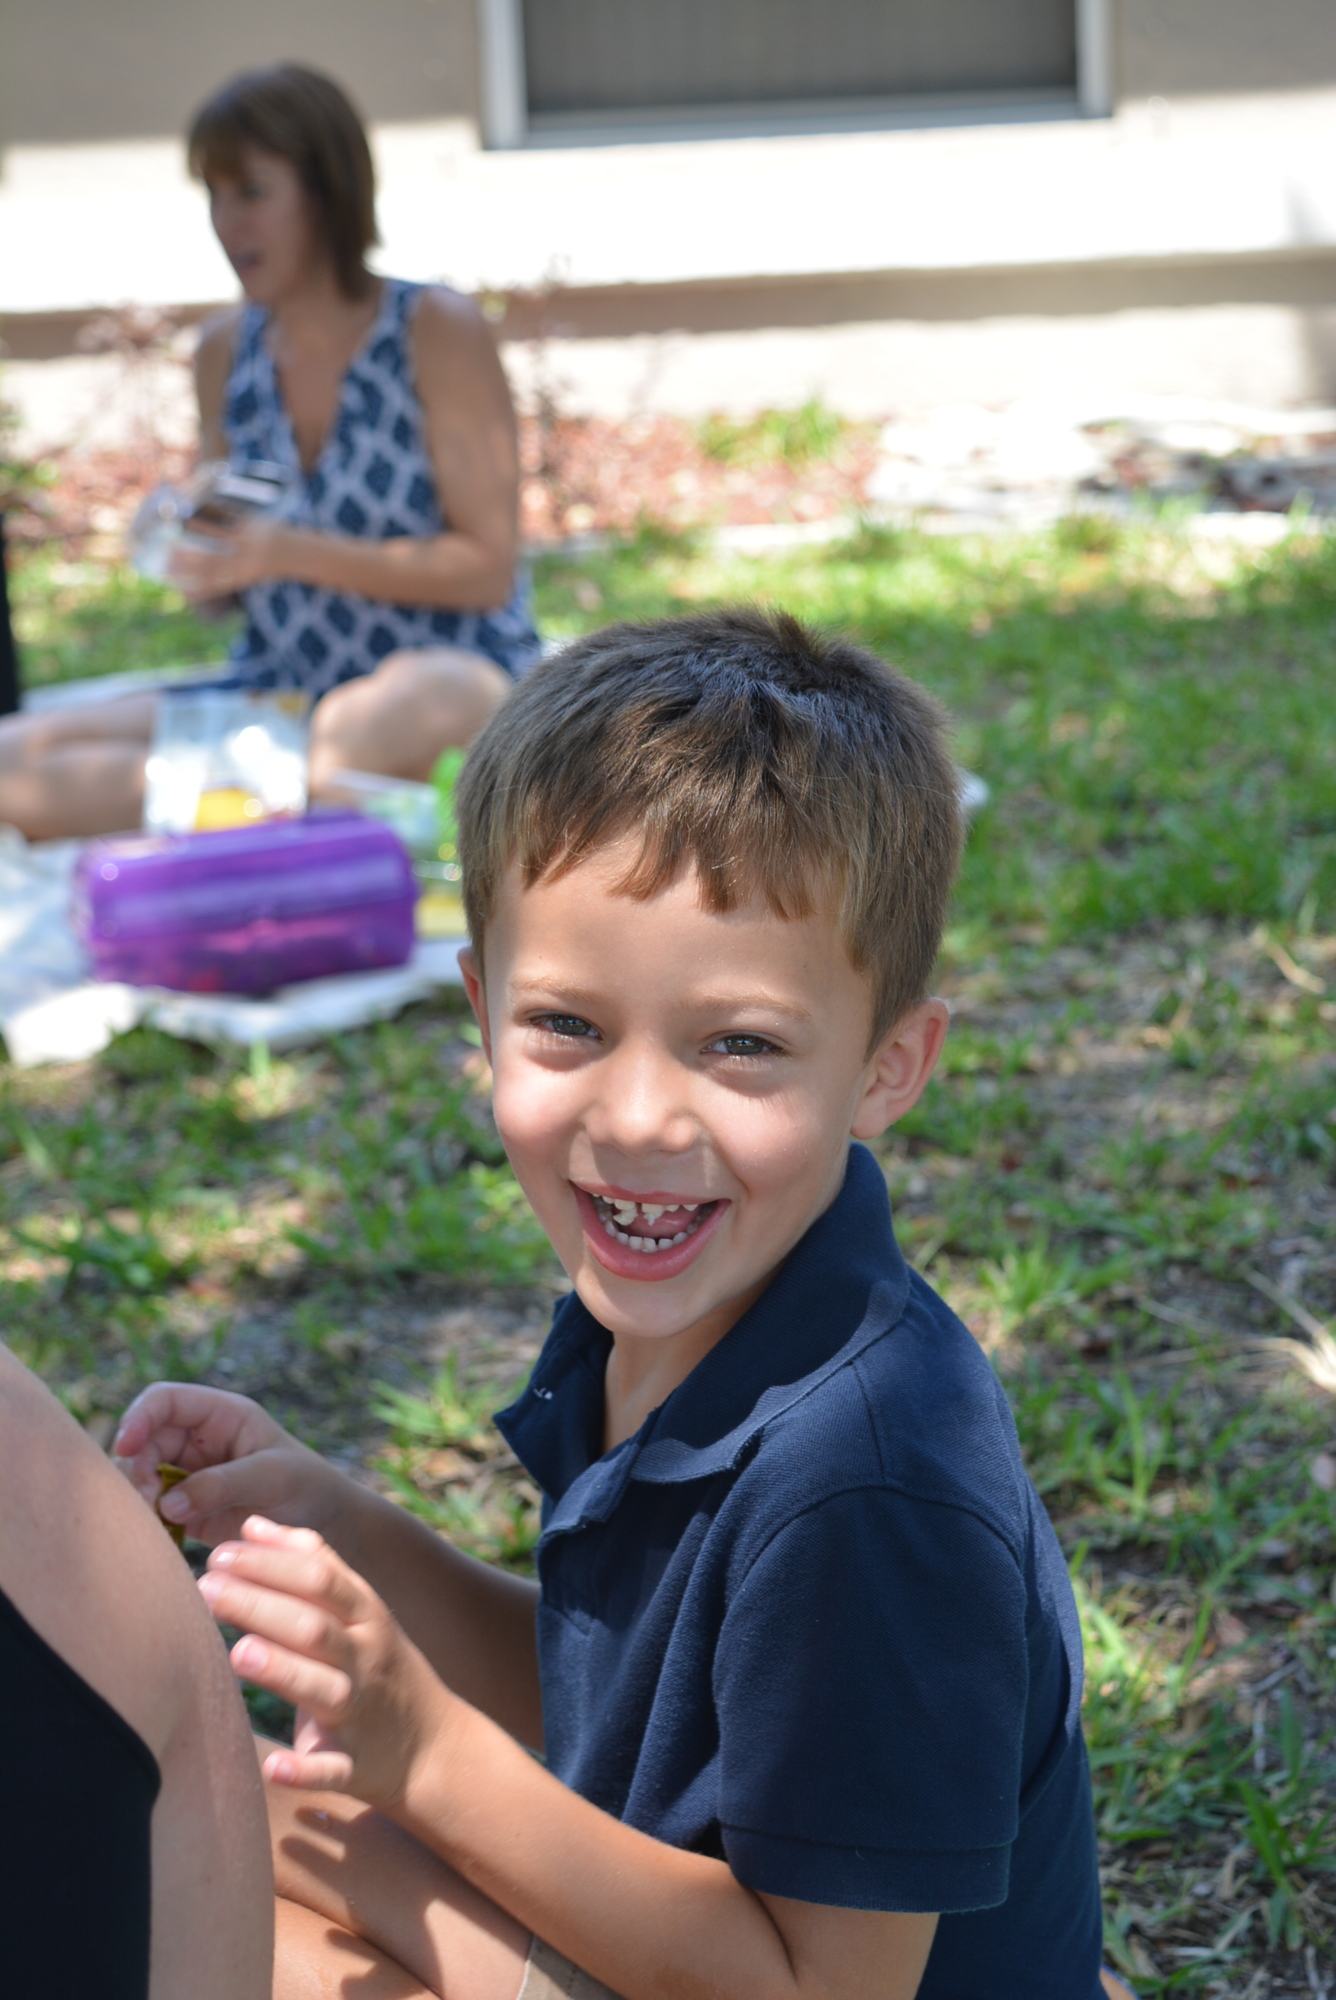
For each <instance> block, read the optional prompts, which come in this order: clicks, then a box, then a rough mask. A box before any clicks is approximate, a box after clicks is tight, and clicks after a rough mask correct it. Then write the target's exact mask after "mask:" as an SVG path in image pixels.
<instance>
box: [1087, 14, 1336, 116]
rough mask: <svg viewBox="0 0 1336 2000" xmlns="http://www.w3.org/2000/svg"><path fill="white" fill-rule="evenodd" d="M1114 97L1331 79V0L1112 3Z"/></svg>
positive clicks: (1334, 28)
mask: <svg viewBox="0 0 1336 2000" xmlns="http://www.w3.org/2000/svg"><path fill="white" fill-rule="evenodd" d="M1111 4H1112V8H1113V44H1114V47H1113V62H1114V79H1115V89H1116V93H1117V96H1118V98H1119V99H1126V98H1144V97H1165V98H1173V97H1200V96H1207V95H1212V94H1214V93H1217V92H1224V93H1233V92H1236V91H1273V90H1276V91H1282V90H1312V89H1315V88H1317V87H1318V86H1320V85H1321V84H1323V83H1332V82H1336V5H1333V4H1332V0H1111Z"/></svg>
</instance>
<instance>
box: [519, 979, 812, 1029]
mask: <svg viewBox="0 0 1336 2000" xmlns="http://www.w3.org/2000/svg"><path fill="white" fill-rule="evenodd" d="M606 999H607V995H606V994H600V993H597V992H595V991H593V989H592V988H589V987H584V986H573V985H570V984H568V982H567V981H565V980H562V979H553V980H552V981H550V982H549V981H547V980H541V979H535V980H532V981H529V980H524V981H516V982H515V983H514V984H512V986H511V987H510V1004H511V1006H512V1007H521V1006H524V1005H525V1004H526V1003H528V1004H529V1005H537V1004H541V1005H545V1006H549V1007H551V1006H553V1005H555V1004H557V1003H558V1001H559V1003H560V1005H561V1006H562V1007H563V1008H569V1009H570V1010H571V1012H572V1013H581V1012H585V1011H588V1012H590V1013H597V1012H598V1011H599V1008H600V1007H601V1006H602V1005H603V1004H604V1003H605V1002H606ZM748 1009H755V1010H757V1011H758V1012H764V1013H767V1014H778V1015H781V1016H782V1017H783V1018H784V1019H785V1020H788V1021H795V1022H798V1023H800V1024H805V1023H807V1022H810V1021H812V1020H814V1019H815V1018H816V1017H815V1015H814V1014H813V1013H812V1010H811V1009H810V1007H800V1006H798V1005H796V1004H795V1003H794V1002H793V1001H791V1000H781V999H779V998H778V997H777V996H776V995H775V994H773V993H688V994H686V995H685V996H684V998H683V1002H682V1012H683V1013H684V1014H720V1013H727V1012H729V1011H734V1010H736V1011H738V1012H746V1011H747V1010H748Z"/></svg>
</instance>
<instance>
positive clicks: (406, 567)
mask: <svg viewBox="0 0 1336 2000" xmlns="http://www.w3.org/2000/svg"><path fill="white" fill-rule="evenodd" d="M234 326H235V322H234V321H233V322H232V323H231V325H230V326H229V328H228V331H227V340H226V345H225V346H224V344H223V335H222V331H221V330H220V331H219V333H217V334H214V333H212V332H211V333H210V334H209V335H207V336H206V338H205V339H202V340H201V342H200V350H199V358H198V360H197V363H196V380H197V383H198V386H199V401H200V442H201V449H202V450H203V451H204V452H205V454H206V455H211V454H212V455H218V456H225V455H226V451H225V448H223V449H222V450H219V451H217V452H216V453H215V446H216V445H217V444H218V443H219V441H220V440H221V435H222V432H221V412H222V401H223V394H224V391H225V387H226V381H227V373H228V370H229V369H230V367H231V343H232V341H233V339H234V338H235V333H234V330H233V329H234ZM411 339H412V347H413V361H414V366H415V369H416V372H417V390H418V397H419V400H420V401H421V404H422V411H423V423H424V429H425V433H426V443H427V451H428V454H429V456H430V458H431V464H432V470H433V472H434V474H435V479H436V492H437V497H438V499H439V501H440V507H441V513H442V515H443V516H444V518H445V520H446V521H447V522H448V523H449V526H448V527H447V528H446V530H445V531H444V533H442V534H439V535H425V536H416V535H396V536H392V537H390V538H389V539H388V540H386V541H368V540H362V539H359V538H358V537H357V536H354V535H336V534H330V533H326V532H324V531H322V530H317V529H311V528H299V527H293V526H291V525H289V524H288V523H287V522H283V521H266V520H264V519H262V518H261V519H257V520H255V521H251V522H247V523H246V524H245V525H244V526H242V527H241V528H239V529H237V530H236V532H235V533H231V534H227V535H219V536H218V537H217V541H218V550H217V553H216V554H214V553H210V554H208V555H205V554H202V553H197V552H195V551H193V550H182V551H179V552H178V554H177V556H176V558H175V560H174V562H173V566H172V573H173V577H174V579H175V580H176V581H177V582H178V583H180V584H181V586H182V587H183V588H184V589H185V590H186V591H187V592H188V593H189V594H190V595H191V596H192V597H196V596H198V597H218V596H226V595H229V594H231V593H232V592H235V591H239V590H248V589H250V587H251V586H252V585H253V584H256V583H261V582H264V581H265V580H267V579H275V580H276V579H278V578H285V579H291V580H292V581H293V582H296V583H311V584H316V585H318V586H319V587H321V588H322V589H325V590H347V591H355V592H356V593H357V594H358V595H359V596H361V597H370V598H374V599H380V600H382V601H384V602H387V603H392V604H416V605H428V606H438V607H440V608H441V609H444V610H456V611H488V610H493V609H495V608H496V607H497V606H498V605H501V604H504V603H505V602H506V600H507V599H508V597H509V596H510V593H511V590H512V589H513V587H514V581H515V556H516V550H517V542H518V513H519V447H518V443H517V439H516V432H515V411H514V407H513V405H512V403H511V400H510V390H509V388H508V387H507V385H506V378H505V375H504V373H503V372H502V368H501V363H500V360H499V359H498V356H497V352H496V348H495V345H494V344H493V341H492V337H491V334H490V333H489V332H488V330H487V323H486V321H485V320H484V319H483V317H482V314H481V313H480V312H479V311H478V310H477V308H476V306H474V305H473V304H472V303H471V301H469V300H468V299H464V298H461V297H459V296H458V294H456V293H454V292H447V291H444V290H433V291H429V292H425V293H424V294H423V296H422V298H421V299H420V300H419V302H418V307H417V311H416V313H415V314H414V318H413V325H412V332H411Z"/></svg>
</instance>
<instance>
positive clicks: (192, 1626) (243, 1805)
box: [0, 1346, 273, 2000]
mask: <svg viewBox="0 0 1336 2000" xmlns="http://www.w3.org/2000/svg"><path fill="white" fill-rule="evenodd" d="M0 1588H3V1590H4V1591H5V1594H6V1595H7V1596H8V1597H9V1598H10V1600H11V1602H12V1603H13V1604H14V1605H15V1606H16V1607H17V1609H18V1611H19V1613H20V1614H21V1616H22V1617H23V1618H24V1619H26V1621H27V1622H28V1624H29V1625H30V1626H32V1627H33V1628H34V1630H36V1631H37V1632H38V1633H40V1635H41V1636H42V1638H44V1639H45V1640H46V1642H47V1644H48V1645H49V1646H51V1647H52V1648H53V1649H54V1651H55V1652H57V1653H58V1654H59V1655H60V1656H61V1658H62V1659H63V1660H64V1661H65V1662H66V1663H67V1665H69V1666H70V1667H72V1668H73V1669H74V1671H75V1673H77V1674H78V1675H80V1676H81V1677H82V1679H83V1680H85V1681H86V1682H88V1683H89V1685H90V1686H92V1687H93V1688H95V1689H96V1690H97V1692H98V1693H99V1694H100V1695H101V1696H102V1697H103V1699H104V1700H105V1701H107V1702H109V1703H110V1704H111V1706H112V1708H114V1709H115V1710H116V1711H117V1713H118V1714H120V1715H121V1716H122V1717H123V1718H124V1720H125V1721H126V1722H128V1723H129V1724H130V1726H131V1728H132V1729H133V1730H135V1732H136V1733H137V1734H138V1735H139V1736H140V1737H141V1738H142V1740H143V1741H144V1742H145V1743H146V1744H147V1745H148V1747H149V1749H150V1750H151V1751H152V1753H153V1755H154V1757H155V1758H156V1759H157V1762H158V1767H159V1769H160V1771H161V1773H162V1789H161V1791H160V1792H159V1794H158V1799H157V1804H156V1805H155V1807H154V1810H153V1822H152V1826H153V1850H152V1868H153V1895H152V1926H153V1943H152V1982H151V1989H150V1990H151V1994H152V1996H153V2000H179V1996H180V1995H182V1994H186V1993H189V1994H190V1995H191V1996H192V2000H196V1996H197V2000H267V1996H268V1994H269V1992H270V1981H271V1958H272V1939H273V1933H272V1913H273V1870H272V1868H271V1866H270V1860H269V1838H268V1829H267V1827H266V1823H265V1809H264V1798H263V1787H262V1786H261V1784H260V1782H259V1774H258V1772H257V1770H256V1766H255V1754H254V1751H253V1750H252V1748H251V1740H250V1730H249V1728H248V1726H247V1722H246V1714H245V1710H244V1708H243V1707H242V1704H241V1703H240V1702H239V1701H238V1700H237V1698H236V1687H235V1682H234V1680H233V1677H232V1674H231V1672H230V1670H229V1668H228V1664H227V1657H226V1655H225V1653H224V1652H223V1649H222V1647H221V1646H220V1645H219V1643H218V1638H217V1634H216V1633H215V1632H214V1631H212V1630H211V1629H210V1625H209V1621H208V1619H207V1618H204V1617H201V1616H200V1612H201V1610H202V1608H203V1607H202V1606H201V1605H200V1603H199V1599H198V1593H197V1592H196V1589H195V1586H194V1583H193V1582H192V1580H191V1576H190V1572H189V1570H188V1569H187V1568H186V1566H185V1564H184V1563H183V1562H182V1560H181V1558H180V1556H179V1555H178V1553H177V1551H176V1550H175V1549H174V1548H173V1547H172V1544H171V1542H170V1541H169V1540H168V1538H167V1536H166V1535H165V1534H164V1533H163V1530H162V1527H161V1525H160V1523H159V1522H157V1521H155V1520H154V1518H153V1516H152V1515H151V1514H150V1513H149V1512H148V1510H147V1509H146V1508H145V1507H142V1506H141V1505H140V1503H139V1501H138V1500H137V1499H136V1498H135V1496H134V1494H133V1493H132V1492H131V1491H130V1489H129V1487H128V1486H127V1485H126V1483H125V1481H124V1480H123V1479H121V1478H120V1477H119V1475H118V1474H117V1473H116V1472H115V1470H114V1469H113V1468H112V1467H111V1466H110V1465H108V1463H107V1461H106V1459H105V1458H104V1457H103V1456H102V1454H101V1452H99V1451H98V1449H97V1447H96V1446H95V1445H94V1444H93V1443H92V1441H91V1440H90V1439H89V1438H88V1437H87V1436H86V1435H85V1434H84V1433H83V1432H82V1431H81V1430H80V1429H79V1427H78V1425H77V1424H76V1423H75V1422H74V1421H73V1419H72V1418H71V1417H69V1416H68V1415H67V1414H66V1412H65V1411H64V1410H63V1409H62V1408H61V1407H60V1405H59V1403H57V1401H56V1399H55V1397H54V1396H52V1395H50V1394H49V1393H48V1392H47V1391H46V1390H45V1389H44V1388H43V1387H42V1385H41V1384H40V1383H39V1382H38V1381H37V1380H36V1378H35V1377H34V1376H32V1375H30V1374H29V1373H28V1372H27V1370H26V1369H24V1368H22V1367H21V1366H20V1364H19V1362H18V1361H17V1360H16V1359H15V1358H14V1356H13V1355H12V1354H10V1353H9V1352H8V1350H7V1349H6V1348H4V1347H3V1346H0ZM58 1893H59V1895H60V1898H61V1901H62V1903H65V1904H68V1906H69V1907H70V1908H77V1906H78V1902H79V1896H80V1885H79V1884H78V1883H77V1882H75V1883H66V1884H61V1885H60V1886H59V1891H58ZM53 1907H55V1906H54V1905H53ZM34 1914H38V1913H34ZM106 1969H107V1971H108V1973H110V1972H111V1971H112V1968H111V1966H110V1965H108V1967H107V1968H106ZM112 1983H113V1984H118V1982H116V1981H115V1980H113V1981H112ZM47 1990H50V1991H64V1990H68V1988H67V1987H66V1986H65V1983H64V1982H63V1981H62V1979H61V1975H60V1968H59V1966H58V1965H53V1966H52V1972H51V1986H50V1988H49V1989H47Z"/></svg>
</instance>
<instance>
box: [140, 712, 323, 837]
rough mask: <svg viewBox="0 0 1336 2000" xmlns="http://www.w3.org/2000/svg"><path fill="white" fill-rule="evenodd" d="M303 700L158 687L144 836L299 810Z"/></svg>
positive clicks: (304, 752)
mask: <svg viewBox="0 0 1336 2000" xmlns="http://www.w3.org/2000/svg"><path fill="white" fill-rule="evenodd" d="M309 713H310V701H309V698H308V697H307V696H306V695H305V694H302V693H299V692H296V693H289V692H287V691H284V690H279V691H271V690H267V689H266V690H263V691H257V690H253V689H249V688H241V687H235V686H231V687H229V686H228V685H227V684H226V683H222V684H219V685H215V686H205V687H199V686H195V687H183V688H172V687H169V688H164V689H163V690H162V692H161V693H160V694H159V697H158V703H157V713H156V719H155V723H154V731H153V743H152V746H151V748H150V751H149V758H148V764H147V766H146V768H145V773H144V830H145V832H146V833H200V832H211V831H215V830H217V829H218V828H220V827H228V826H245V825H247V824H249V823H252V822H254V821H256V820H262V819H269V818H272V817H274V816H275V815H276V814H282V813H301V812H304V811H305V810H306V781H307V728H308V716H309Z"/></svg>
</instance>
